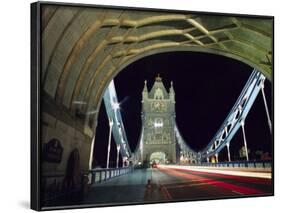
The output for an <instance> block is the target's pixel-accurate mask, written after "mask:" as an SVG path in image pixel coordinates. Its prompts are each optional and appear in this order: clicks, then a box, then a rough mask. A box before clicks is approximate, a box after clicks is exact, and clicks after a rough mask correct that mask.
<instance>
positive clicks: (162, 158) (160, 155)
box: [150, 152, 168, 164]
mask: <svg viewBox="0 0 281 213" xmlns="http://www.w3.org/2000/svg"><path fill="white" fill-rule="evenodd" d="M167 158H168V156H166V153H164V152H153V153H151V155H150V163H152V162H155V163H157V164H165V163H167Z"/></svg>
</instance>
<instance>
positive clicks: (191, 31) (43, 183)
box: [31, 2, 274, 210]
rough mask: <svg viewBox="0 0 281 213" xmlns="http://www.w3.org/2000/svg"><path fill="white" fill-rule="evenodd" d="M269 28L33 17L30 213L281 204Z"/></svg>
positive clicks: (262, 21)
mask: <svg viewBox="0 0 281 213" xmlns="http://www.w3.org/2000/svg"><path fill="white" fill-rule="evenodd" d="M273 27H274V18H273V17H272V16H257V15H242V14H221V13H209V12H194V11H175V10H162V9H147V8H128V7H117V6H97V5H83V4H68V3H52V2H36V3H32V4H31V96H32V101H31V102H32V103H31V105H32V109H31V120H32V122H31V123H32V127H31V128H32V131H31V167H32V171H31V208H32V209H35V210H51V209H66V208H82V207H99V206H117V205H132V204H134V205H135V204H147V203H162V202H179V201H192V200H210V199H225V198H246V197H258V196H272V195H274V155H273V154H274V152H273V150H274V142H273V132H274V126H273V119H274V116H273V100H274V99H273V95H274V93H273V88H274V87H273V83H274V78H273V77H274V75H273V73H274V72H273V55H274V54H273Z"/></svg>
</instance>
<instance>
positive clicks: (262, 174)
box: [158, 165, 272, 179]
mask: <svg viewBox="0 0 281 213" xmlns="http://www.w3.org/2000/svg"><path fill="white" fill-rule="evenodd" d="M158 167H159V168H173V169H181V170H186V171H197V172H205V173H215V174H223V175H233V176H243V177H255V178H266V179H271V176H272V175H271V172H253V171H241V170H240V171H235V170H226V169H213V168H209V167H196V166H178V165H158Z"/></svg>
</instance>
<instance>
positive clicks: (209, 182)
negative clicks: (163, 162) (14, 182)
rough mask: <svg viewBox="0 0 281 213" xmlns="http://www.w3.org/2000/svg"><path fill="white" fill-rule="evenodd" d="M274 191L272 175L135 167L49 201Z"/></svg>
mask: <svg viewBox="0 0 281 213" xmlns="http://www.w3.org/2000/svg"><path fill="white" fill-rule="evenodd" d="M271 194H272V180H271V178H260V177H258V178H257V177H247V176H245V175H243V176H238V175H229V174H223V173H216V172H215V173H214V172H206V171H197V170H190V169H186V168H185V169H183V168H181V167H176V168H173V167H166V166H163V167H161V166H160V167H158V168H149V169H135V170H134V172H132V173H129V174H125V175H122V176H119V177H115V178H112V179H110V180H108V181H106V182H103V183H98V184H95V185H93V186H92V187H91V188H90V190H89V193H88V194H87V195H86V196H83V197H82V196H81V195H73V196H68V197H67V198H63V199H59V200H56V201H53V202H50V203H49V204H48V206H58V205H74V204H75V205H77V204H79V205H81V204H82V205H83V204H95V205H108V204H110V205H115V204H126V203H129V202H130V203H143V202H148V203H151V202H157V201H159V202H163V201H174V200H196V199H212V198H223V197H224V198H225V197H228V198H229V197H240V196H241V197H243V196H255V195H271Z"/></svg>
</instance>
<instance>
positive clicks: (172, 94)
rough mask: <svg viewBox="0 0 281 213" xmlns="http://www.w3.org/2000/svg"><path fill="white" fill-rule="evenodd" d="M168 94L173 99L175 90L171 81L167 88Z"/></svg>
mask: <svg viewBox="0 0 281 213" xmlns="http://www.w3.org/2000/svg"><path fill="white" fill-rule="evenodd" d="M169 96H170V99H171V100H173V101H175V90H174V86H173V81H171V87H170V89H169Z"/></svg>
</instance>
